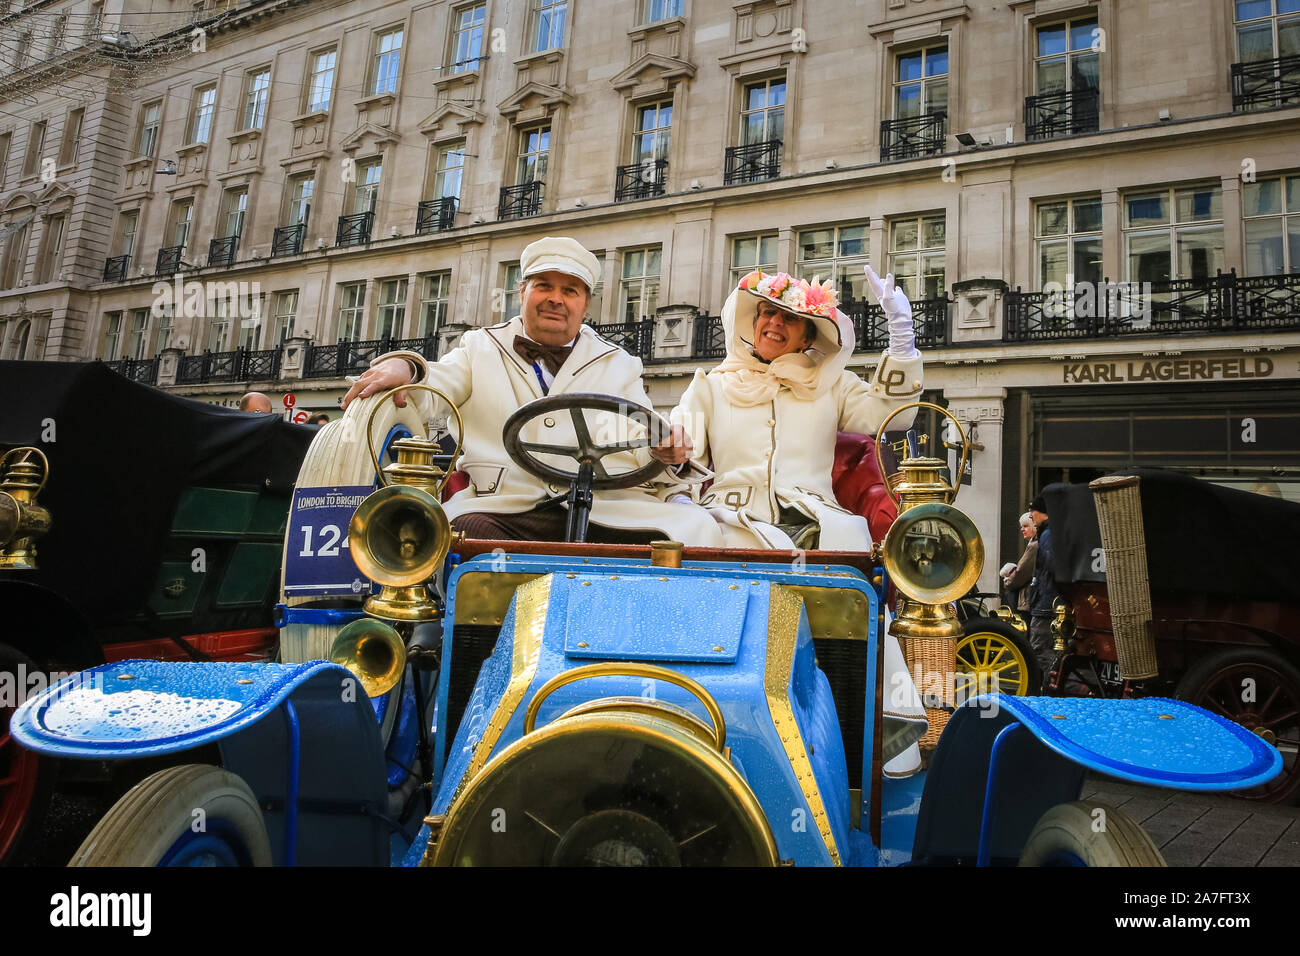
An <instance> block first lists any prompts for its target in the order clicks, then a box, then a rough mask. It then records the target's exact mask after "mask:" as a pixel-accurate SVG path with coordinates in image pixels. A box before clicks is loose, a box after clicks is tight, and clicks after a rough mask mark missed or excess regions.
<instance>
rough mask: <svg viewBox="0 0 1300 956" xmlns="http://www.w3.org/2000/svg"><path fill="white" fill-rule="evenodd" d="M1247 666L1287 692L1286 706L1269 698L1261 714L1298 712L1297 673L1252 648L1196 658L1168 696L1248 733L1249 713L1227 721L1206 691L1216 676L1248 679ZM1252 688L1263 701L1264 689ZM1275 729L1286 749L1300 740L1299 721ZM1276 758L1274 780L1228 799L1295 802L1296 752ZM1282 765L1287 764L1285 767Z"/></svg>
mask: <svg viewBox="0 0 1300 956" xmlns="http://www.w3.org/2000/svg"><path fill="white" fill-rule="evenodd" d="M1243 665H1246V666H1243ZM1249 665H1255V666H1256V667H1257V668H1258V670H1259V673H1260V676H1263V677H1266V679H1267V680H1269V681H1270V682H1276V683H1280V684H1282V685H1284V686H1287V687H1289V688H1290V690H1289V691H1288V696H1289V697H1290V699H1291V702H1290V703H1289V704H1288V703H1287V701H1286V699H1283V700H1281V701H1278V700H1276V699H1275V700H1274V701H1273V703H1272V706H1270V708H1269V711H1268V712H1266V713H1273V712H1279V711H1280V712H1282V713H1287V712H1294V711H1295V710H1296V709H1297V708H1300V668H1297V667H1296V666H1295V665H1294V664H1292V663H1291V662H1290V661H1288V660H1287V659H1286V658H1285V657H1283V656H1282V655H1281V654H1279V653H1277V651H1275V650H1273V649H1272V648H1269V647H1261V646H1258V645H1254V646H1240V645H1238V646H1235V647H1225V648H1222V649H1220V650H1217V651H1214V652H1212V653H1210V654H1207V655H1206V656H1205V657H1202V658H1201V659H1200V660H1198V661H1197V662H1196V663H1195V664H1193V665H1192V666H1191V667H1189V668H1188V669H1187V671H1186V672H1185V673H1184V674H1183V676H1182V678H1181V679H1180V680H1179V681H1178V686H1177V688H1175V690H1174V696H1175V697H1177V698H1178V699H1179V700H1185V701H1187V702H1188V703H1191V704H1196V705H1197V706H1199V707H1204V708H1205V709H1206V710H1208V711H1210V712H1211V713H1215V714H1218V715H1219V716H1221V717H1227V718H1228V719H1229V720H1232V721H1233V722H1234V723H1238V724H1241V726H1243V727H1245V728H1246V729H1248V730H1251V731H1254V730H1255V727H1254V726H1253V720H1252V719H1251V716H1252V715H1253V713H1254V709H1253V708H1250V707H1243V711H1244V712H1245V713H1244V714H1241V713H1239V714H1238V716H1233V714H1232V712H1231V708H1226V709H1225V707H1224V706H1223V704H1222V703H1220V704H1218V705H1217V706H1216V705H1215V704H1214V702H1213V701H1214V700H1218V701H1222V700H1223V698H1222V696H1221V695H1215V696H1214V697H1213V698H1208V697H1207V695H1208V694H1209V692H1210V691H1211V690H1213V689H1214V688H1213V685H1214V684H1215V683H1216V682H1217V681H1216V675H1219V674H1221V673H1222V672H1223V671H1227V670H1230V669H1236V670H1237V671H1238V672H1239V673H1240V674H1247V675H1248V674H1249V672H1250V671H1251V669H1252V668H1251V667H1250V666H1249ZM1270 672H1271V674H1270ZM1256 683H1257V689H1258V694H1257V695H1256V700H1257V701H1266V700H1267V698H1268V696H1269V695H1268V692H1267V685H1265V684H1261V683H1260V682H1259V681H1258V679H1257V681H1256ZM1234 703H1235V702H1234ZM1240 716H1245V717H1246V719H1245V720H1242V719H1238V717H1240ZM1280 729H1281V730H1282V731H1283V732H1282V733H1281V734H1279V735H1278V737H1279V742H1281V741H1286V742H1287V743H1288V744H1289V745H1290V746H1291V747H1295V746H1296V745H1297V742H1298V741H1297V738H1298V737H1300V721H1293V722H1292V723H1291V724H1288V725H1287V726H1286V727H1285V728H1280ZM1279 749H1280V748H1279ZM1282 759H1283V761H1284V765H1283V770H1282V773H1281V774H1280V775H1279V776H1277V777H1275V778H1273V780H1271V781H1269V782H1268V783H1266V784H1264V785H1263V786H1259V787H1254V788H1252V789H1250V790H1238V791H1235V792H1234V793H1233V796H1236V797H1241V798H1243V799H1246V800H1254V801H1257V802H1260V803H1282V804H1285V803H1297V802H1300V753H1296V752H1288V751H1283V753H1282ZM1288 760H1289V762H1287V761H1288Z"/></svg>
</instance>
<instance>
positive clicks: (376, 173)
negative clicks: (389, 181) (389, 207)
mask: <svg viewBox="0 0 1300 956" xmlns="http://www.w3.org/2000/svg"><path fill="white" fill-rule="evenodd" d="M356 175H357V187H356V191H355V193H354V194H353V196H352V212H353V214H354V215H355V214H356V213H362V212H374V211H375V206H376V205H377V203H378V201H379V183H380V181H381V180H382V179H383V175H384V161H383V160H382V159H369V160H366V161H365V162H364V163H357V166H356Z"/></svg>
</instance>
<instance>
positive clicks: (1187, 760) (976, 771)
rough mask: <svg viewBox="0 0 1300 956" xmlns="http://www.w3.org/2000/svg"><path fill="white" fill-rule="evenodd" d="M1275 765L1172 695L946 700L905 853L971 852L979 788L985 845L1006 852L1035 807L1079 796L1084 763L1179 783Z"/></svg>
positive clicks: (1256, 743) (1237, 781)
mask: <svg viewBox="0 0 1300 956" xmlns="http://www.w3.org/2000/svg"><path fill="white" fill-rule="evenodd" d="M1016 723H1018V724H1020V725H1021V726H1022V727H1023V728H1024V730H1023V731H1018V732H1016V733H1014V734H1011V735H1009V736H1007V737H1005V738H1004V740H1003V745H1002V747H1001V748H1000V752H999V754H998V758H997V767H996V770H995V774H996V777H995V779H994V782H993V786H992V788H988V787H987V784H988V772H989V763H990V758H991V754H992V751H993V744H994V740H995V739H996V738H997V736H998V734H999V733H1000V732H1001V731H1002V730H1003V729H1004V728H1007V727H1009V726H1011V725H1012V724H1016ZM1026 731H1027V732H1026ZM1281 769H1282V756H1281V754H1279V753H1278V752H1277V750H1276V749H1274V748H1273V747H1270V746H1269V745H1268V744H1266V743H1264V741H1263V740H1261V739H1260V738H1259V737H1257V736H1255V735H1254V734H1252V733H1250V732H1249V731H1247V730H1245V729H1244V728H1242V727H1240V726H1238V725H1237V724H1234V723H1232V722H1230V721H1227V720H1224V719H1223V718H1221V717H1218V716H1216V715H1214V714H1211V713H1209V712H1208V711H1205V710H1202V709H1201V708H1199V707H1195V706H1193V705H1192V704H1187V703H1184V702H1182V701H1176V700H1166V699H1164V698H1159V697H1148V698H1143V699H1140V700H1098V699H1093V698H1057V697H1007V696H1003V695H984V696H982V697H978V698H976V699H974V700H972V701H971V702H970V703H969V704H967V705H966V706H964V707H960V708H958V709H957V711H956V712H955V713H954V714H953V716H952V719H951V720H949V722H948V725H947V727H945V728H944V732H943V736H942V737H940V739H939V745H938V748H937V749H936V751H935V754H934V759H933V761H932V763H931V765H930V770H929V773H928V774H927V777H926V781H925V791H924V793H923V795H922V798H921V807H920V813H919V815H918V817H917V823H916V839H915V842H914V845H913V859H915V860H926V859H928V860H934V861H943V860H950V859H953V858H972V859H973V858H974V856H975V852H976V847H977V845H978V843H979V837H980V824H981V817H982V814H983V809H984V805H985V795H986V789H987V791H988V796H989V800H990V802H991V803H993V804H994V806H995V809H996V813H995V814H994V815H993V818H992V824H991V833H990V834H989V837H988V839H989V846H990V848H991V857H992V859H994V860H999V859H1000V860H1003V861H1007V860H1014V859H1015V858H1016V857H1018V856H1019V853H1020V848H1021V847H1022V846H1023V845H1024V841H1025V839H1026V838H1027V837H1028V835H1029V831H1030V830H1031V829H1033V826H1034V824H1035V823H1036V822H1037V821H1038V818H1039V817H1041V816H1042V815H1043V814H1044V813H1046V812H1047V811H1048V810H1049V809H1051V808H1052V807H1053V806H1055V805H1056V804H1058V803H1066V802H1069V801H1072V800H1077V799H1078V798H1079V793H1080V790H1081V788H1082V784H1083V778H1084V775H1085V773H1086V772H1087V771H1088V770H1095V771H1097V772H1099V773H1103V774H1107V775H1109V776H1112V777H1118V778H1120V779H1123V780H1130V781H1133V782H1136V783H1144V784H1150V785H1153V786H1162V787H1174V788H1177V789H1180V790H1239V789H1244V788H1247V787H1253V786H1257V785H1259V784H1261V783H1265V782H1267V781H1268V780H1271V779H1272V778H1273V777H1275V776H1277V774H1278V773H1279V772H1280V771H1281Z"/></svg>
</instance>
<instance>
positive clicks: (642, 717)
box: [12, 396, 1281, 866]
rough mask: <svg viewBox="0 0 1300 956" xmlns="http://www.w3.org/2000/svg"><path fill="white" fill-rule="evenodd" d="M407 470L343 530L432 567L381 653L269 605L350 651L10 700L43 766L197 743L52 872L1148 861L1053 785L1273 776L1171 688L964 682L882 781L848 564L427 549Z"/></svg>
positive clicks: (141, 666)
mask: <svg viewBox="0 0 1300 956" xmlns="http://www.w3.org/2000/svg"><path fill="white" fill-rule="evenodd" d="M567 398H574V397H573V396H569V397H567ZM546 401H547V400H545V399H543V400H542V402H546ZM533 405H534V406H536V405H538V403H533ZM566 407H567V406H566ZM365 411H366V409H365V408H359V410H358V412H357V414H358V415H361V414H364V413H365ZM542 412H550V413H552V414H553V413H554V409H552V408H551V406H547V407H546V408H543V409H541V411H538V410H537V409H535V408H531V407H527V406H526V407H525V409H523V410H521V413H531V414H541V413H542ZM574 414H585V412H583V411H582V410H581V409H578V410H577V411H575V412H574ZM649 414H653V413H649ZM351 417H352V416H351V414H350V416H349V418H351ZM525 417H527V416H526V414H525ZM371 421H372V423H373V419H372V420H371ZM383 424H384V426H385V428H384V429H382V430H381V433H382V432H383V431H386V432H387V438H386V439H385V441H384V444H385V446H389V445H392V444H393V443H394V442H397V444H396V445H394V446H393V448H394V452H395V454H396V457H398V458H399V459H404V460H406V461H407V462H408V463H409V460H410V455H409V454H407V453H406V452H404V451H403V448H404V446H402V445H401V444H400V441H398V439H401V438H402V429H400V428H399V427H398V426H397V425H395V424H392V423H391V422H388V421H385V422H384V423H383ZM330 427H331V428H333V427H334V426H330ZM407 430H410V429H407ZM328 432H329V430H328V429H327V430H326V431H324V432H322V437H321V438H320V439H318V441H328V440H330V439H329V437H328ZM516 436H517V432H516ZM508 437H509V436H508ZM514 444H515V446H516V447H517V446H518V445H519V442H518V441H516V442H515V443H514ZM523 444H524V446H525V451H526V450H527V443H526V442H525V443H523ZM625 444H626V443H624V446H625ZM510 445H511V442H509V441H507V446H508V447H510ZM587 451H590V449H587ZM522 457H524V458H526V457H527V456H526V455H524V456H522ZM575 457H577V458H578V459H579V460H580V461H581V459H582V455H581V454H580V455H577V456H575ZM309 458H310V456H309ZM376 464H378V462H376ZM370 474H371V475H372V476H373V471H372V472H371V473H370ZM591 477H592V473H591V469H590V468H588V469H586V470H585V472H584V470H583V469H582V468H580V469H579V473H578V474H575V475H574V476H573V479H574V488H573V489H571V491H570V496H571V497H570V503H571V504H575V503H576V504H577V505H578V506H579V507H580V506H581V493H582V490H583V488H582V486H583V485H584V483H585V484H586V486H587V490H590V488H593V487H594V488H596V489H597V490H598V489H599V487H600V484H599V483H600V481H601V480H602V479H601V478H600V477H597V478H596V479H595V482H594V483H592V482H591V481H590V479H591ZM311 480H313V479H311V478H310V476H309V478H308V481H311ZM299 484H300V489H299V490H300V493H301V492H302V491H303V490H304V489H309V490H313V491H315V492H321V493H318V494H314V495H313V496H311V497H312V500H313V501H317V500H322V499H323V500H326V501H328V500H330V499H329V495H328V493H325V492H322V491H321V489H322V488H326V487H329V486H327V485H323V484H322V485H308V484H304V481H303V480H301V479H300V483H299ZM354 484H355V481H354ZM418 485H419V483H418V482H416V481H411V482H403V481H397V482H396V483H393V484H390V485H389V486H388V487H385V488H383V489H381V490H380V491H378V492H376V493H375V495H373V496H371V497H370V498H369V499H367V502H366V504H365V505H363V506H362V508H361V509H360V512H359V513H358V514H357V515H356V516H354V519H353V522H352V533H351V535H350V538H349V540H350V542H351V550H352V551H353V552H354V555H353V558H354V560H355V561H356V566H357V567H358V568H360V569H363V570H368V571H369V574H368V575H367V576H368V577H370V578H371V580H372V581H374V582H375V583H376V584H377V585H383V586H385V589H386V590H385V591H384V594H386V595H388V598H387V604H388V606H389V607H399V606H400V607H402V608H406V607H407V604H403V603H402V601H403V599H404V598H403V594H404V595H405V599H409V598H411V592H410V590H409V589H410V587H411V585H410V583H409V582H410V574H408V573H406V572H409V571H410V569H411V566H412V562H414V563H419V564H422V565H424V566H428V565H433V566H434V570H433V571H432V572H427V571H426V570H424V569H423V567H422V568H421V570H419V571H418V572H417V574H418V575H424V576H426V577H431V580H430V582H429V586H428V589H427V590H426V589H425V585H424V584H423V583H422V584H420V585H419V586H418V587H417V588H416V591H417V592H418V593H419V595H421V600H422V601H423V602H424V603H423V604H420V606H419V607H417V608H416V610H414V611H410V612H409V614H408V612H407V611H406V610H402V611H401V612H400V613H399V612H393V615H392V616H390V618H389V619H390V620H399V621H401V620H405V622H406V623H405V624H403V625H401V626H400V629H401V630H402V631H403V635H402V642H398V643H396V644H394V642H393V641H392V639H391V637H392V635H391V634H390V633H388V632H389V631H390V630H391V628H389V627H388V626H387V625H381V624H378V623H376V622H374V621H373V620H372V619H371V618H369V617H367V616H366V615H365V614H364V613H363V612H362V610H361V609H360V607H359V606H358V603H357V600H356V599H354V600H351V601H349V600H348V599H347V598H346V597H345V596H344V595H342V594H339V593H335V594H333V595H329V594H326V593H325V591H320V592H318V594H317V596H315V597H311V598H302V597H301V596H299V597H297V598H291V599H290V600H287V601H286V606H285V607H283V608H282V610H281V623H282V624H283V625H284V628H285V630H286V632H287V631H289V630H290V629H293V628H297V629H298V636H297V637H296V638H295V639H294V640H296V641H297V642H298V644H301V645H303V646H306V645H308V644H310V643H311V641H312V640H316V641H319V639H320V636H321V635H326V636H328V635H334V636H335V637H338V636H340V632H342V631H343V629H344V628H347V629H349V630H347V631H346V633H344V634H343V635H342V636H343V637H344V640H343V641H342V643H343V644H344V645H349V642H350V646H351V648H352V653H351V655H350V657H348V660H349V664H350V667H351V669H349V668H348V667H344V666H341V665H340V664H338V663H331V662H328V661H324V660H309V661H304V662H301V663H280V664H240V663H225V664H221V663H211V664H198V663H184V664H182V663H158V662H147V661H123V662H118V663H113V664H107V665H104V666H101V667H97V668H94V669H92V670H89V671H85V672H83V673H81V674H79V675H77V676H76V677H74V678H71V679H69V680H68V681H65V682H64V683H63V684H61V685H59V686H56V687H54V688H52V689H50V690H49V691H47V692H46V693H44V694H43V695H41V696H40V697H38V698H36V699H33V700H30V701H28V702H27V703H26V704H25V705H24V706H23V707H22V708H21V709H20V710H19V711H18V712H17V713H16V714H15V716H14V718H13V721H12V733H13V734H14V736H15V738H16V739H17V740H18V741H19V742H20V743H22V744H23V745H24V746H26V747H29V748H31V749H33V750H37V751H39V752H41V753H44V754H48V755H50V756H55V757H59V758H65V759H89V760H105V759H115V758H133V757H143V756H151V755H158V754H174V753H177V752H180V751H187V750H196V749H198V748H201V747H204V746H205V745H209V744H215V745H216V746H217V748H218V749H219V751H220V763H221V765H220V767H218V766H215V765H209V764H197V763H196V764H188V765H184V766H174V767H171V768H169V769H167V770H164V771H162V772H160V773H158V774H156V775H154V776H153V777H150V778H149V779H147V780H145V781H144V782H143V783H141V784H140V785H139V786H137V787H136V788H135V789H133V790H132V791H131V792H129V793H128V794H127V795H126V796H124V797H123V798H122V800H121V801H120V802H119V803H118V804H117V805H116V806H115V807H114V808H113V809H112V810H111V811H110V812H109V813H108V814H107V815H106V816H105V817H104V818H103V820H101V822H100V823H99V825H98V826H96V828H95V830H94V831H93V832H92V833H91V834H90V836H89V837H88V838H87V839H86V842H85V843H84V844H83V845H82V847H81V849H80V850H79V851H78V853H77V855H76V856H75V857H74V859H73V861H72V862H73V863H74V864H77V865H108V864H132V865H154V864H160V865H211V864H228V865H263V864H278V865H279V864H283V865H293V864H348V865H375V866H384V865H407V866H415V865H665V866H666V865H705V866H715V865H742V866H758V865H776V864H786V865H791V864H792V865H799V866H809V865H854V866H862V865H868V866H870V865H893V864H903V863H912V864H937V865H944V864H949V865H951V864H959V863H960V864H972V865H973V864H980V865H1006V864H1015V863H1017V862H1019V863H1021V864H1030V865H1079V864H1084V865H1161V864H1162V860H1161V857H1160V854H1159V851H1158V849H1157V848H1156V846H1155V845H1154V844H1153V843H1152V842H1151V840H1150V839H1149V838H1148V837H1147V835H1146V834H1145V833H1144V832H1143V831H1142V830H1141V828H1140V827H1139V826H1137V825H1136V824H1135V823H1133V822H1132V821H1131V820H1129V819H1128V818H1127V817H1125V816H1124V814H1123V813H1122V812H1121V811H1119V810H1117V809H1114V808H1111V807H1107V806H1105V805H1100V804H1092V803H1087V802H1081V801H1080V800H1079V796H1080V792H1081V786H1082V782H1083V779H1084V775H1085V773H1086V772H1087V771H1089V770H1093V771H1097V772H1101V773H1104V774H1109V775H1112V776H1115V777H1118V778H1121V779H1125V780H1130V781H1137V782H1143V783H1151V784H1157V785H1161V786H1170V787H1179V788H1183V789H1191V790H1233V789H1241V788H1243V787H1248V786H1252V785H1255V784H1258V783H1260V782H1263V781H1266V780H1268V779H1270V778H1271V777H1273V776H1274V775H1276V774H1277V773H1278V771H1279V769H1280V767H1281V758H1280V755H1279V754H1278V752H1277V751H1276V750H1275V749H1274V748H1272V747H1271V746H1269V745H1268V744H1266V743H1265V742H1264V741H1262V740H1261V739H1260V738H1258V737H1256V736H1254V735H1252V734H1250V733H1248V732H1246V731H1245V730H1243V729H1242V728H1241V727H1239V726H1237V725H1235V724H1233V723H1230V722H1228V721H1226V720H1223V719H1221V718H1219V717H1217V716H1215V715H1213V714H1210V713H1208V712H1206V711H1203V710H1201V709H1199V708H1196V707H1194V706H1192V705H1189V704H1186V703H1182V702H1178V701H1172V700H1163V699H1152V698H1148V699H1142V700H1126V701H1115V700H1096V699H1078V700H1059V699H1053V698H1033V697H1008V696H1001V695H982V696H976V697H973V698H972V699H970V700H969V701H967V702H966V703H965V704H964V705H963V706H960V707H958V708H957V709H956V710H955V712H953V713H952V715H951V719H949V720H948V722H947V725H946V727H945V729H944V730H943V733H942V736H941V737H940V738H939V740H938V744H937V746H936V747H935V748H934V749H933V750H932V751H931V752H930V754H929V759H928V765H927V767H926V769H925V770H924V771H922V772H920V773H917V774H914V775H912V776H908V777H903V778H898V779H895V778H891V777H889V776H886V775H885V774H884V773H883V770H882V764H883V761H882V754H881V727H882V711H883V709H884V708H886V707H887V705H888V688H886V687H884V686H883V682H882V678H881V642H880V640H879V638H880V636H881V627H882V623H883V622H884V614H883V603H882V594H883V593H885V590H886V587H887V581H886V577H887V575H886V573H885V572H884V571H883V570H882V568H881V567H880V566H879V564H878V561H877V559H876V558H874V557H873V556H872V555H869V554H848V553H837V552H817V551H810V552H806V553H804V554H801V555H798V556H796V557H795V558H794V560H792V557H791V555H789V554H783V553H774V552H759V551H739V550H737V551H727V552H720V551H712V552H702V551H693V550H692V549H689V548H688V549H685V551H684V552H682V551H680V550H679V549H674V548H672V547H661V548H656V549H653V550H652V549H650V548H646V547H643V546H621V545H594V544H583V543H581V542H580V541H576V542H570V543H559V544H545V543H524V542H518V543H515V542H508V543H506V544H505V546H504V547H502V546H501V545H502V543H501V542H474V541H464V540H463V539H458V538H455V537H454V536H453V535H452V534H451V532H450V529H449V527H448V526H447V525H446V519H445V517H442V516H441V511H440V509H439V508H438V505H437V498H436V496H435V495H433V494H430V493H428V491H427V490H421V488H420V487H418ZM575 492H576V494H575ZM339 496H340V497H339V498H338V499H335V500H341V499H342V498H345V497H347V496H346V495H342V493H341V492H340V493H339ZM927 507H930V506H927ZM934 507H942V506H939V505H936V506H934ZM295 514H297V512H295ZM439 519H441V520H439ZM367 522H369V523H367ZM376 529H377V530H376ZM412 529H414V530H412ZM298 533H299V531H298V526H297V524H296V522H295V520H292V519H291V521H290V528H289V536H290V538H291V540H292V539H294V536H295V535H297V534H298ZM891 534H892V532H891ZM385 536H387V537H391V538H392V539H393V541H394V542H395V543H393V544H392V545H391V546H387V545H384V544H382V541H383V540H384V539H385ZM408 545H412V546H413V547H414V550H415V552H416V556H415V557H414V558H412V557H411V550H412V548H411V547H408ZM386 547H387V548H388V550H387V551H385V548H386ZM291 548H298V550H300V551H301V550H304V549H302V548H300V547H299V546H298V544H297V543H296V540H295V543H294V544H293V545H292V546H291ZM404 548H405V550H403V549H404ZM308 550H310V549H308ZM359 551H360V552H365V554H364V558H363V557H362V556H359V555H358V554H356V553H355V552H359ZM886 551H887V552H888V548H886ZM677 555H680V556H681V560H680V562H678V561H677V560H676V556H677ZM296 575H297V572H296V571H292V570H291V567H290V565H289V564H286V570H285V576H286V585H288V584H289V583H290V582H291V580H296V579H297V578H296ZM304 578H305V579H310V578H311V575H310V574H305V575H304ZM338 583H346V582H338ZM402 589H407V590H406V591H405V592H403V590H402ZM286 593H288V594H290V595H292V593H293V592H291V591H287V592H286ZM382 603H383V602H381V604H382ZM407 603H408V604H409V603H411V602H410V601H408V602H407ZM415 603H417V604H419V602H418V601H417V602H415ZM369 606H372V607H373V606H374V605H369ZM429 608H432V609H433V610H432V612H430V611H429V610H428V609H429ZM401 614H407V616H406V617H405V618H403V617H401ZM430 618H432V620H430ZM304 635H306V636H304ZM293 643H294V642H293V641H290V642H288V644H293ZM402 643H406V644H407V645H408V647H409V654H408V655H407V656H406V657H405V659H404V658H403V648H402ZM383 674H386V675H388V676H387V679H385V680H382V681H381V680H379V679H378V675H383ZM366 687H370V689H372V690H376V691H378V693H377V696H376V697H374V698H370V697H368V696H367V694H366Z"/></svg>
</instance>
